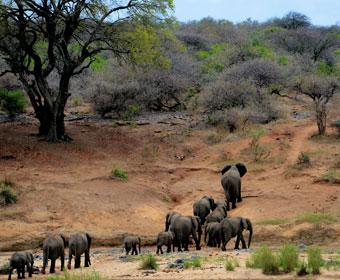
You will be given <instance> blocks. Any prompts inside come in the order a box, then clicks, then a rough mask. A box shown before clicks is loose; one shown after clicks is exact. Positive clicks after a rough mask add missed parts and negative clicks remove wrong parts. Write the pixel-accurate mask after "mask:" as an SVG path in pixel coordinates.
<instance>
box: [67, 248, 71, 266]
mask: <svg viewBox="0 0 340 280" xmlns="http://www.w3.org/2000/svg"><path fill="white" fill-rule="evenodd" d="M71 261H72V252H71V249H70V250H69V253H68V262H67V268H68V269H71Z"/></svg>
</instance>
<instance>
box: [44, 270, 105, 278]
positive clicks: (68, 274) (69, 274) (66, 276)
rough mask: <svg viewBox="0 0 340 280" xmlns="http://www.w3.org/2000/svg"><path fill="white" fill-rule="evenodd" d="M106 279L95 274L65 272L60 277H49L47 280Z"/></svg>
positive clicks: (93, 272)
mask: <svg viewBox="0 0 340 280" xmlns="http://www.w3.org/2000/svg"><path fill="white" fill-rule="evenodd" d="M107 279H108V278H107V277H103V276H100V275H99V274H98V273H97V272H95V271H92V272H80V273H72V274H71V273H68V272H65V273H64V274H63V275H61V276H50V277H48V278H47V280H107Z"/></svg>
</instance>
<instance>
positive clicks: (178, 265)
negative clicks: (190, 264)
mask: <svg viewBox="0 0 340 280" xmlns="http://www.w3.org/2000/svg"><path fill="white" fill-rule="evenodd" d="M175 268H176V269H183V268H184V265H183V264H181V263H179V264H176V265H175Z"/></svg>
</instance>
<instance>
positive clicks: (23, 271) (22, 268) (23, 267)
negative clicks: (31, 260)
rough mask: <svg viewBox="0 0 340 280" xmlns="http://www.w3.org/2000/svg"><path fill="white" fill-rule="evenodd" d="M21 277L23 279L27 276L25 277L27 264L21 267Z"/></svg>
mask: <svg viewBox="0 0 340 280" xmlns="http://www.w3.org/2000/svg"><path fill="white" fill-rule="evenodd" d="M21 276H22V277H21V278H22V279H25V278H26V277H25V264H24V265H23V266H22V267H21Z"/></svg>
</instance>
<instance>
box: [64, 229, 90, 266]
mask: <svg viewBox="0 0 340 280" xmlns="http://www.w3.org/2000/svg"><path fill="white" fill-rule="evenodd" d="M90 247H91V236H90V235H89V234H88V233H87V232H78V233H76V234H74V235H72V236H71V238H70V241H69V248H68V264H67V268H68V269H71V260H72V256H74V257H75V261H74V268H79V267H80V256H81V255H82V254H83V253H85V267H88V266H89V265H91V261H90Z"/></svg>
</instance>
